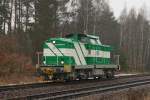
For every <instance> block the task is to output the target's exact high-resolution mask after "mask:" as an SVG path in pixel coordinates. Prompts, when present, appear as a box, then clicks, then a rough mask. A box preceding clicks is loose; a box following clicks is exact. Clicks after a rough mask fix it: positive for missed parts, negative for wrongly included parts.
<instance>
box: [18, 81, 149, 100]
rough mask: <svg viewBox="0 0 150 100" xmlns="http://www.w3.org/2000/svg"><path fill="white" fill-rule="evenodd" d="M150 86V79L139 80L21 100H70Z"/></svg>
mask: <svg viewBox="0 0 150 100" xmlns="http://www.w3.org/2000/svg"><path fill="white" fill-rule="evenodd" d="M147 84H150V79H146V80H138V81H132V82H126V83H119V84H113V85H103V86H101V85H100V86H99V85H98V86H91V87H87V88H78V89H70V90H62V91H57V92H49V93H42V94H37V95H31V96H27V97H22V98H20V99H29V100H69V99H73V98H77V97H81V96H87V95H92V94H96V93H103V92H107V91H114V90H115V91H116V90H120V89H125V88H131V87H135V86H140V85H147Z"/></svg>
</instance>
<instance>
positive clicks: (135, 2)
mask: <svg viewBox="0 0 150 100" xmlns="http://www.w3.org/2000/svg"><path fill="white" fill-rule="evenodd" d="M109 3H110V6H111V8H112V10H113V11H114V15H115V16H116V17H117V18H118V17H119V15H120V13H121V11H122V9H123V8H124V7H125V6H126V8H127V9H128V10H129V9H131V8H132V7H135V8H136V9H139V8H141V7H145V8H147V12H150V0H109ZM149 15H150V14H148V16H149ZM149 17H150V16H149Z"/></svg>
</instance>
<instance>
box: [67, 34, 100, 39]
mask: <svg viewBox="0 0 150 100" xmlns="http://www.w3.org/2000/svg"><path fill="white" fill-rule="evenodd" d="M65 37H66V38H78V37H89V38H95V39H98V38H99V37H98V36H95V35H89V34H68V35H66V36H65Z"/></svg>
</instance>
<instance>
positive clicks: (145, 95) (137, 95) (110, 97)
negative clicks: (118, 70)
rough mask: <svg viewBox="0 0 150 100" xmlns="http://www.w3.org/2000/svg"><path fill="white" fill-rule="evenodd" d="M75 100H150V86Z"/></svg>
mask: <svg viewBox="0 0 150 100" xmlns="http://www.w3.org/2000/svg"><path fill="white" fill-rule="evenodd" d="M72 100H74V99H72ZM75 100H150V85H143V86H137V87H132V88H128V89H123V90H115V91H109V92H104V93H100V94H93V95H88V96H84V97H79V98H76V99H75Z"/></svg>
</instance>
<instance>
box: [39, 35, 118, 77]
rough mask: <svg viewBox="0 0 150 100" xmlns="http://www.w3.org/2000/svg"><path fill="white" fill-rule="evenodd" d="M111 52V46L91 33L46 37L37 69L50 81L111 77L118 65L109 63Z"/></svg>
mask: <svg viewBox="0 0 150 100" xmlns="http://www.w3.org/2000/svg"><path fill="white" fill-rule="evenodd" d="M111 51H112V47H111V46H109V45H103V44H102V43H101V42H100V39H99V37H98V36H94V35H87V34H69V35H67V36H66V37H65V38H49V39H48V40H46V41H45V42H44V44H43V55H42V65H40V67H39V69H40V71H41V72H42V75H43V76H44V77H45V78H47V79H53V80H75V79H88V78H100V77H107V78H112V77H113V76H114V71H115V70H117V69H118V66H119V65H118V64H113V63H112V62H111Z"/></svg>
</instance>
